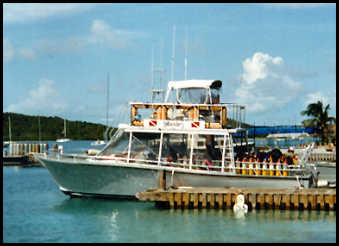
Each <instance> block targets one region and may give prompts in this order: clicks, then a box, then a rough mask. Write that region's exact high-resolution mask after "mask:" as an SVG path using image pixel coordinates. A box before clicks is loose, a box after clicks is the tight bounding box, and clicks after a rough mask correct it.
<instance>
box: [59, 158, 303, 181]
mask: <svg viewBox="0 0 339 246" xmlns="http://www.w3.org/2000/svg"><path fill="white" fill-rule="evenodd" d="M62 157H63V158H67V159H70V160H72V161H74V162H76V161H77V160H79V159H83V160H85V159H87V160H88V159H90V160H101V161H104V160H107V161H112V160H114V161H117V162H121V163H126V164H130V163H131V164H143V165H153V166H157V165H158V166H159V165H160V166H162V167H171V168H185V169H190V166H191V169H192V170H201V171H206V172H216V173H225V172H226V173H233V174H239V175H255V176H296V175H302V174H303V173H304V172H305V171H307V168H305V167H304V166H303V165H298V164H292V165H288V164H285V163H268V162H251V161H235V165H234V166H233V165H232V163H231V162H227V161H225V165H224V170H222V161H219V160H213V161H212V162H211V163H210V164H207V162H206V160H193V162H192V164H191V165H190V163H189V161H188V160H187V159H183V158H181V159H178V160H177V161H175V162H174V161H168V160H161V161H160V162H159V160H148V159H143V158H138V157H130V158H128V156H85V155H77V154H73V155H71V154H63V155H62Z"/></svg>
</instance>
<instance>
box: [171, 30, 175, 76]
mask: <svg viewBox="0 0 339 246" xmlns="http://www.w3.org/2000/svg"><path fill="white" fill-rule="evenodd" d="M174 59H175V25H174V26H173V40H172V57H171V81H173V79H174Z"/></svg>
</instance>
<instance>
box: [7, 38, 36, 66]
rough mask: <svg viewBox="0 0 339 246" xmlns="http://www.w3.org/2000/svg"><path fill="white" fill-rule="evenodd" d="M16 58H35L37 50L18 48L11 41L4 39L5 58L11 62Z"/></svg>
mask: <svg viewBox="0 0 339 246" xmlns="http://www.w3.org/2000/svg"><path fill="white" fill-rule="evenodd" d="M16 58H22V59H25V60H30V61H32V60H35V58H36V55H35V51H34V50H33V49H32V48H25V47H23V48H18V47H15V46H14V45H13V44H12V42H11V41H9V40H8V39H6V38H4V39H3V60H4V62H9V61H11V60H13V59H16Z"/></svg>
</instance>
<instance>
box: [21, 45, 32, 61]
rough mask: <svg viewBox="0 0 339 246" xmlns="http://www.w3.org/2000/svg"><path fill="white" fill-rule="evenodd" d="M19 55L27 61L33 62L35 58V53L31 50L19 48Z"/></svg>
mask: <svg viewBox="0 0 339 246" xmlns="http://www.w3.org/2000/svg"><path fill="white" fill-rule="evenodd" d="M18 52H19V54H20V56H22V57H23V58H25V59H27V60H31V61H32V60H35V58H36V56H35V52H34V51H33V49H31V48H21V49H19V51H18Z"/></svg>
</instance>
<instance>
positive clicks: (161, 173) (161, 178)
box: [158, 170, 166, 190]
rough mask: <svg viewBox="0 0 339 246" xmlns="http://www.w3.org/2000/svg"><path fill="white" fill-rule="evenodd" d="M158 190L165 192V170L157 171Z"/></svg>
mask: <svg viewBox="0 0 339 246" xmlns="http://www.w3.org/2000/svg"><path fill="white" fill-rule="evenodd" d="M158 188H159V189H161V190H166V172H165V170H159V177H158Z"/></svg>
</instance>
